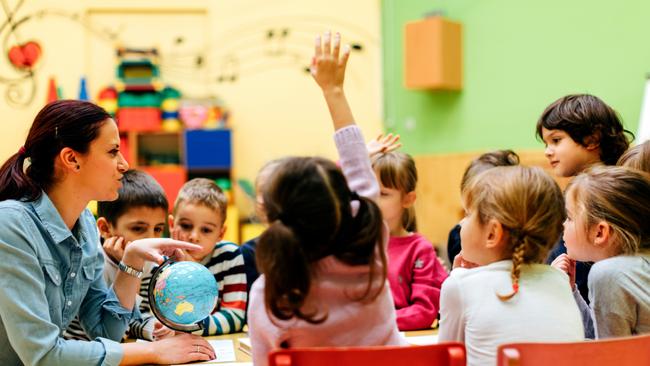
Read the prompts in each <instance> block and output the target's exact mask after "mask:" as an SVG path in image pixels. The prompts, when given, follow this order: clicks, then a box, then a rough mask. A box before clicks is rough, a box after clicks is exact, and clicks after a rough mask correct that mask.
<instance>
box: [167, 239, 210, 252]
mask: <svg viewBox="0 0 650 366" xmlns="http://www.w3.org/2000/svg"><path fill="white" fill-rule="evenodd" d="M158 247H159V248H160V249H163V248H164V249H185V250H189V251H193V250H201V248H202V247H201V246H200V245H196V244H192V243H188V242H186V241H180V240H175V239H168V238H162V239H158Z"/></svg>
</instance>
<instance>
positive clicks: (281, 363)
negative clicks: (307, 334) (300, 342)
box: [269, 342, 465, 366]
mask: <svg viewBox="0 0 650 366" xmlns="http://www.w3.org/2000/svg"><path fill="white" fill-rule="evenodd" d="M269 365H270V366H304V365H309V366H364V365H373V366H394V365H408V366H433V365H435V366H464V365H465V345H464V344H462V343H456V342H453V343H440V344H433V345H427V346H403V347H400V346H380V347H310V348H290V349H283V350H277V351H274V352H271V353H270V354H269Z"/></svg>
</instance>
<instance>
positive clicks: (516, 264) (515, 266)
mask: <svg viewBox="0 0 650 366" xmlns="http://www.w3.org/2000/svg"><path fill="white" fill-rule="evenodd" d="M527 243H528V238H527V237H526V236H524V238H523V239H522V240H521V241H520V242H519V244H517V245H516V246H515V248H514V250H513V252H512V272H511V273H510V278H512V292H511V293H510V294H508V295H499V294H497V296H498V297H499V299H500V300H501V301H507V300H510V299H512V298H513V297H514V296H515V295H516V294H517V292H519V275H520V274H521V266H522V264H524V254H525V253H526V247H527Z"/></svg>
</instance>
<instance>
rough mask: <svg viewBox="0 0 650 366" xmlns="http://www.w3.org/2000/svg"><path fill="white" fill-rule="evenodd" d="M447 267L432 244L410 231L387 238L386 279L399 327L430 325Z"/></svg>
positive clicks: (416, 327) (414, 327)
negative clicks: (406, 234) (439, 259)
mask: <svg viewBox="0 0 650 366" xmlns="http://www.w3.org/2000/svg"><path fill="white" fill-rule="evenodd" d="M446 278H447V271H445V269H444V267H443V266H442V264H440V262H439V261H438V258H437V257H436V252H435V251H434V250H433V245H432V244H431V243H430V242H429V241H428V240H427V239H425V238H424V237H423V236H422V235H420V234H417V233H413V234H412V235H408V236H403V237H391V238H390V241H389V242H388V281H389V282H390V289H391V292H392V293H393V300H394V301H395V309H397V326H398V327H399V329H400V330H403V331H404V330H414V329H424V328H430V327H431V325H432V324H433V322H434V321H435V320H436V318H437V317H438V309H439V308H440V287H442V282H443V281H444V280H445V279H446Z"/></svg>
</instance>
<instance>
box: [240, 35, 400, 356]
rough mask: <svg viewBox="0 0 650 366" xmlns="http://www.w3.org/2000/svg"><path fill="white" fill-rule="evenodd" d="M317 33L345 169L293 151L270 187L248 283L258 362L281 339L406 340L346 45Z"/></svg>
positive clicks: (322, 77) (309, 342) (320, 70)
mask: <svg viewBox="0 0 650 366" xmlns="http://www.w3.org/2000/svg"><path fill="white" fill-rule="evenodd" d="M329 38H330V36H329V34H326V35H325V40H324V44H323V45H321V41H320V39H317V45H316V55H315V56H314V64H313V66H312V75H313V76H314V79H315V80H316V82H317V83H318V85H319V86H320V87H321V89H322V91H323V94H324V96H325V100H326V101H327V104H328V106H329V108H330V113H331V115H332V120H333V122H334V128H335V130H336V134H335V136H334V139H335V142H336V146H337V149H338V151H339V155H340V161H341V169H339V168H338V167H337V166H336V164H334V163H333V162H331V161H329V160H326V159H323V158H317V157H294V158H287V159H286V160H284V161H283V164H282V165H281V166H279V167H278V168H277V169H276V170H275V171H274V173H273V175H272V177H271V179H270V180H269V182H268V183H267V184H266V185H265V187H264V192H263V195H264V205H265V208H266V214H267V218H268V221H269V224H270V225H269V227H268V229H267V230H266V231H265V232H264V233H263V234H262V236H261V237H260V240H259V243H258V246H257V253H256V258H257V266H258V268H259V270H260V272H261V276H260V277H259V278H258V279H257V281H255V283H254V284H253V287H252V289H251V296H250V297H251V300H250V305H249V308H248V326H249V333H250V338H251V343H252V349H253V362H254V364H255V365H257V366H265V365H267V362H268V353H269V352H270V351H272V350H273V349H277V348H289V347H315V346H371V345H375V346H380V345H401V344H406V342H405V341H404V339H403V338H402V337H401V336H400V335H399V331H398V329H397V325H396V321H395V309H394V308H393V300H392V297H391V295H390V290H389V287H388V283H387V281H386V254H385V245H386V239H387V238H388V232H387V229H386V227H385V225H384V224H383V222H382V219H381V211H380V210H379V207H377V204H376V203H375V202H374V200H375V199H376V198H377V195H378V193H379V187H378V185H377V181H376V179H375V176H374V174H373V171H372V167H371V166H370V160H369V158H368V152H367V150H366V147H365V143H364V139H363V136H362V134H361V131H360V130H359V128H358V127H357V126H356V125H355V123H354V120H353V117H352V112H351V111H350V108H349V106H348V104H347V100H346V98H345V94H344V93H343V78H344V74H345V65H346V62H347V58H348V55H349V48H347V47H346V49H345V50H344V51H343V54H342V56H341V57H339V41H340V37H339V36H338V34H337V35H336V36H335V38H334V44H333V47H330V39H329Z"/></svg>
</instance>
